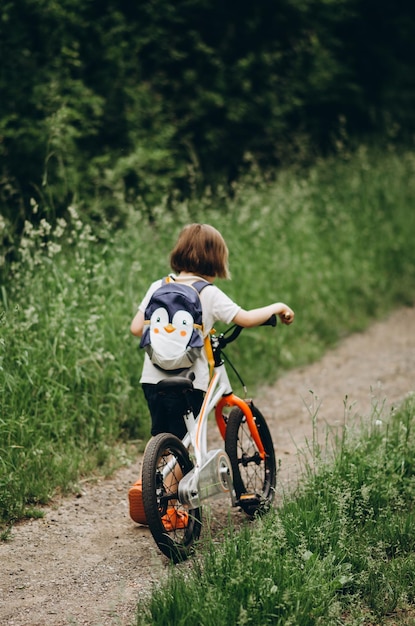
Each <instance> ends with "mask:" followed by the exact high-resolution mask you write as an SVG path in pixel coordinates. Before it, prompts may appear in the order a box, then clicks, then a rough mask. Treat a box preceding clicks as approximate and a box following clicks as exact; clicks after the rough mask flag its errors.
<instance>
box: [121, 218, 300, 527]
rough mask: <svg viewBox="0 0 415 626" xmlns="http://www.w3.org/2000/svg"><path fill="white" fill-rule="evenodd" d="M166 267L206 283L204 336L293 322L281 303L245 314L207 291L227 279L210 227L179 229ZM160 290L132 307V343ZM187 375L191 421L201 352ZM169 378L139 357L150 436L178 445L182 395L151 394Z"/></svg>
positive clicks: (205, 378) (204, 380) (203, 374)
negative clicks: (272, 321) (169, 436)
mask: <svg viewBox="0 0 415 626" xmlns="http://www.w3.org/2000/svg"><path fill="white" fill-rule="evenodd" d="M170 265H171V268H172V269H173V271H174V272H175V273H176V276H175V280H176V281H178V282H179V283H185V284H192V283H194V282H195V281H197V280H200V279H201V278H202V279H204V280H206V281H208V282H209V283H211V285H209V286H208V287H205V288H204V289H203V290H202V291H201V293H200V299H201V303H202V312H203V329H204V331H203V332H204V335H205V336H206V335H208V333H209V331H210V330H211V329H212V328H213V326H214V324H215V322H218V321H220V322H224V323H225V324H230V323H234V324H238V325H239V326H244V327H251V326H259V325H261V324H262V323H263V322H265V321H267V320H268V319H269V318H270V317H271V315H273V314H276V315H278V316H279V317H280V319H281V322H282V323H283V324H291V323H292V322H293V320H294V312H293V311H292V309H290V307H289V306H287V305H286V304H284V303H282V302H275V303H273V304H269V305H267V306H263V307H260V308H257V309H250V310H245V309H242V308H241V307H240V306H239V305H238V304H236V303H235V302H233V300H231V298H229V297H228V296H227V295H226V294H225V293H224V292H223V291H221V290H220V289H219V288H218V287H216V286H215V285H213V282H214V280H215V278H230V273H229V269H228V248H227V246H226V243H225V241H224V239H223V237H222V235H221V234H220V233H219V232H218V231H217V230H216V229H215V228H213V226H210V225H208V224H189V225H187V226H185V227H184V228H183V230H182V231H181V233H180V235H179V238H178V240H177V243H176V245H175V247H174V248H173V250H172V252H171V254H170ZM160 285H161V279H160V280H158V281H156V282H155V283H153V284H152V285H151V286H150V288H149V289H148V291H147V293H146V295H145V296H144V299H143V300H142V302H141V304H140V305H139V307H138V311H137V314H136V315H135V317H134V319H133V321H132V323H131V332H132V334H133V335H135V336H137V337H141V335H142V333H143V329H144V311H145V309H146V307H147V304H148V302H149V300H150V298H151V295H152V294H153V293H154V291H155V290H156V289H157V288H158V287H160ZM191 371H193V373H194V374H195V379H194V381H193V386H194V391H192V392H191V393H192V396H191V404H192V407H193V411H194V413H195V415H197V414H198V412H199V410H200V407H201V405H202V402H203V396H204V393H205V391H206V390H207V388H208V385H209V365H208V361H207V356H206V354H205V352H204V350H203V351H202V354H201V356H200V357H199V358H198V359H196V361H195V363H194V365H193V366H192V367H191ZM171 375H172V374H170V373H169V372H166V371H162V370H160V369H158V368H157V367H156V366H155V365H153V363H152V362H151V361H150V358H149V356H148V355H147V354H146V355H145V358H144V366H143V371H142V375H141V379H140V382H141V384H142V388H143V391H144V395H145V398H146V400H147V403H148V407H149V410H150V415H151V424H152V425H151V434H152V435H153V436H155V435H157V434H158V433H161V432H171V433H173V434H175V435H176V436H178V437H179V438H180V439H182V438H183V436H184V435H185V433H186V427H185V424H184V420H183V414H184V413H185V411H186V408H187V401H186V400H185V399H184V397H183V395H181V396H176V395H174V394H172V395H171V396H170V397H169V396H166V395H160V394H157V392H156V385H157V383H158V382H159V381H160V380H162V379H163V378H167V377H168V376H171ZM184 402H186V405H184ZM132 489H134V487H133V488H132ZM130 491H131V490H130ZM130 495H131V494H130ZM130 513H131V497H130ZM132 517H133V515H132ZM133 519H134V517H133ZM136 521H137V520H136Z"/></svg>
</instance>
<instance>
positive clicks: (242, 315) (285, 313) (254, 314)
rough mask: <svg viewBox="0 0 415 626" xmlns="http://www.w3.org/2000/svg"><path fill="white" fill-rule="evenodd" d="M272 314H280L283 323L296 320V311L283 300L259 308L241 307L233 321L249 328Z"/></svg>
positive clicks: (259, 323)
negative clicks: (246, 308) (247, 308)
mask: <svg viewBox="0 0 415 626" xmlns="http://www.w3.org/2000/svg"><path fill="white" fill-rule="evenodd" d="M271 315H278V316H279V318H280V320H281V322H282V323H283V324H291V323H292V322H293V321H294V311H293V310H292V309H290V307H289V306H287V305H286V304H284V303H283V302H275V303H274V304H269V305H268V306H263V307H260V308H259V309H250V310H249V311H245V310H244V309H240V310H239V311H238V313H237V314H236V315H235V317H234V318H233V320H232V322H234V323H235V324H238V326H243V327H244V328H249V327H251V326H260V325H261V324H263V323H264V322H266V321H267V320H268V319H269V318H270V317H271Z"/></svg>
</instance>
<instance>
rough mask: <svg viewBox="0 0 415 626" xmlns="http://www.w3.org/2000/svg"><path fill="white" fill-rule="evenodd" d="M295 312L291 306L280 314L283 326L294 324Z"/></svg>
mask: <svg viewBox="0 0 415 626" xmlns="http://www.w3.org/2000/svg"><path fill="white" fill-rule="evenodd" d="M294 315H295V314H294V311H293V310H292V309H290V307H289V306H286V307H285V308H284V310H283V311H281V313H278V316H279V318H280V320H281V322H282V323H283V324H287V325H288V324H292V323H293V321H294Z"/></svg>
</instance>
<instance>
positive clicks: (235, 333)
mask: <svg viewBox="0 0 415 626" xmlns="http://www.w3.org/2000/svg"><path fill="white" fill-rule="evenodd" d="M276 325H277V316H276V315H275V314H274V315H271V317H270V318H269V319H267V320H266V321H265V322H263V323H262V324H260V326H276ZM244 328H245V326H238V325H237V324H235V325H234V326H231V327H230V328H229V329H228V330H227V331H226V332H229V333H230V335H229V337H225V335H224V334H222V335H220V337H219V338H218V339H219V345H220V346H221V348H224V347H225V346H227V345H228V343H232V341H235V339H237V338H238V337H239V335H240V334H241V332H242V331H243V330H244Z"/></svg>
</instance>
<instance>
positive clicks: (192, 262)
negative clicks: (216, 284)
mask: <svg viewBox="0 0 415 626" xmlns="http://www.w3.org/2000/svg"><path fill="white" fill-rule="evenodd" d="M228 256H229V253H228V247H227V245H226V243H225V240H224V239H223V237H222V235H221V234H220V232H219V231H218V230H216V228H214V227H213V226H210V225H209V224H188V225H187V226H185V227H184V228H183V230H182V231H181V233H180V235H179V238H178V240H177V243H176V245H175V247H174V248H173V250H172V251H171V253H170V265H171V268H172V269H173V271H175V272H177V273H179V272H191V273H194V274H198V275H200V276H212V277H217V278H230V273H229V268H228Z"/></svg>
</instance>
